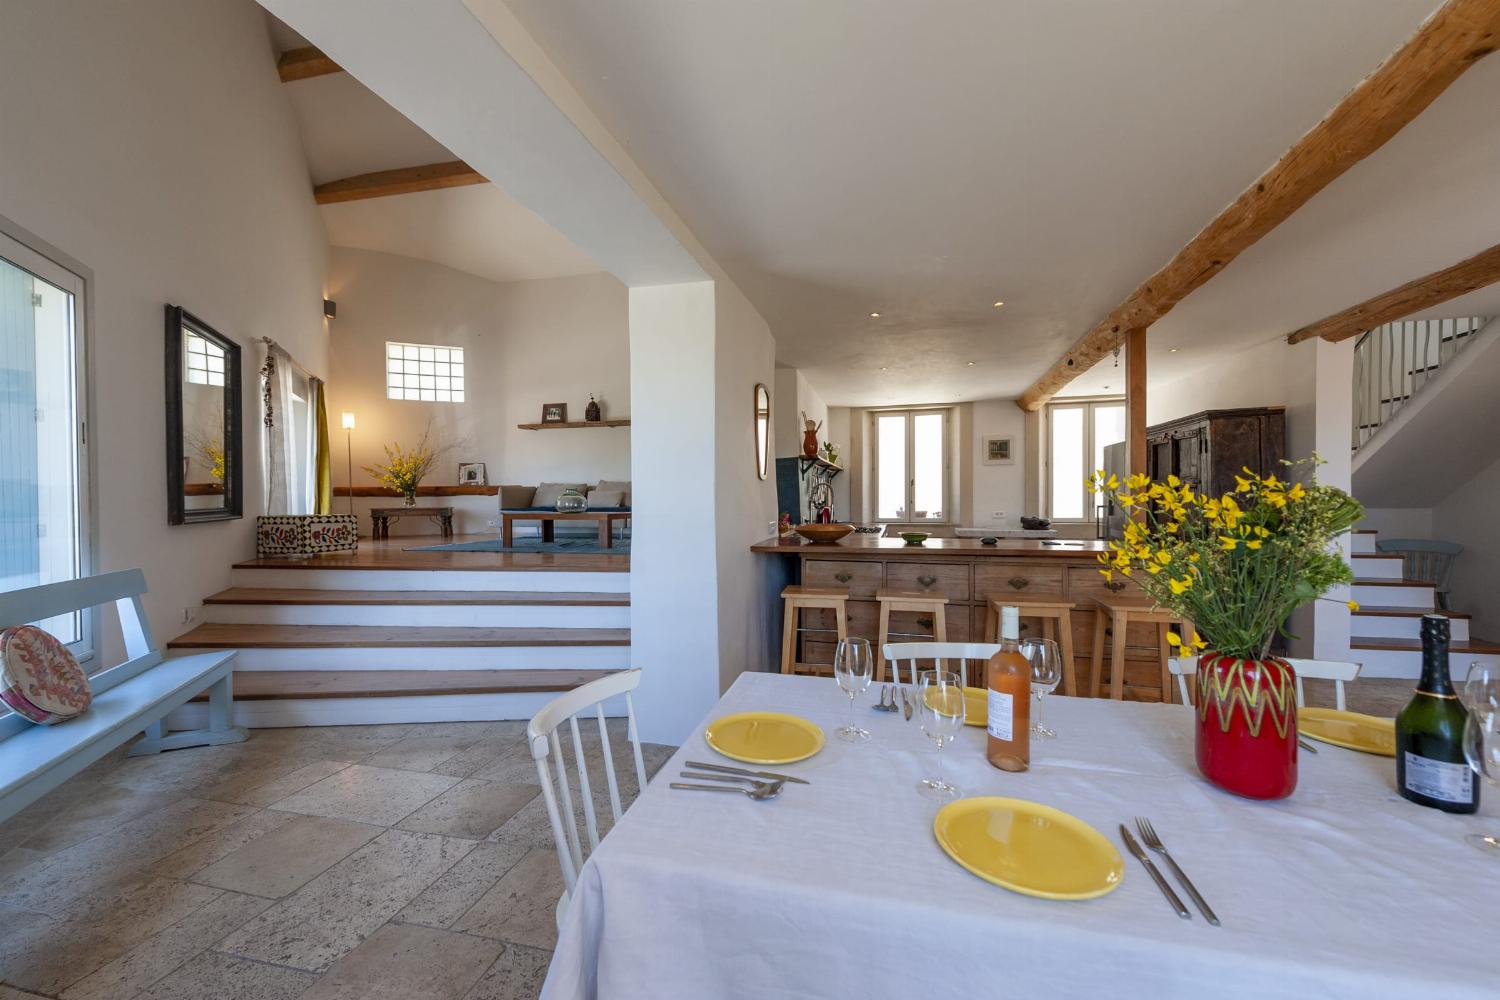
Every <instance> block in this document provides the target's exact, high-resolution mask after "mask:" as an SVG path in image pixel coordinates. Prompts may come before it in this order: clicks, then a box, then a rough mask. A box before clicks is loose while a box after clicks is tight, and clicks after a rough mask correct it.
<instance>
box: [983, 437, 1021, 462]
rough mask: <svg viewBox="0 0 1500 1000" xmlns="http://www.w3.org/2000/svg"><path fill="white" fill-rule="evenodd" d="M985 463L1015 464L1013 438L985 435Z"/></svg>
mask: <svg viewBox="0 0 1500 1000" xmlns="http://www.w3.org/2000/svg"><path fill="white" fill-rule="evenodd" d="M984 464H985V465H1015V464H1016V453H1015V439H1014V438H1011V437H987V438H985V439H984Z"/></svg>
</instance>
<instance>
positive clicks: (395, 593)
mask: <svg viewBox="0 0 1500 1000" xmlns="http://www.w3.org/2000/svg"><path fill="white" fill-rule="evenodd" d="M203 603H204V604H276V605H309V604H310V605H325V604H337V605H392V604H399V605H443V606H458V605H464V606H468V605H477V606H484V607H497V606H524V607H628V606H629V605H630V595H629V594H617V593H616V594H610V593H587V592H580V593H568V592H560V593H554V592H550V591H531V590H313V589H310V588H301V587H296V588H293V587H230V588H229V589H228V590H221V591H219V593H217V594H214V595H213V596H212V597H205V598H204V599H203Z"/></svg>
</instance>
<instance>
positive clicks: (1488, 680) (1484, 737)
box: [1464, 662, 1500, 856]
mask: <svg viewBox="0 0 1500 1000" xmlns="http://www.w3.org/2000/svg"><path fill="white" fill-rule="evenodd" d="M1464 702H1465V704H1466V705H1467V706H1468V709H1469V717H1468V719H1467V720H1466V721H1465V722H1464V759H1465V760H1467V761H1468V762H1469V766H1470V767H1471V768H1473V769H1474V773H1475V774H1477V775H1479V777H1481V778H1483V779H1484V780H1485V781H1487V782H1489V783H1490V784H1491V785H1500V669H1497V668H1495V667H1492V666H1490V665H1489V664H1487V663H1478V662H1475V663H1471V664H1470V665H1469V676H1468V679H1467V680H1465V681H1464ZM1464 839H1466V840H1467V841H1468V842H1469V843H1471V844H1473V845H1474V846H1475V847H1477V848H1479V849H1480V850H1481V851H1486V852H1488V853H1491V854H1495V855H1497V856H1500V835H1496V834H1485V833H1471V834H1469V836H1468V837H1466V838H1464Z"/></svg>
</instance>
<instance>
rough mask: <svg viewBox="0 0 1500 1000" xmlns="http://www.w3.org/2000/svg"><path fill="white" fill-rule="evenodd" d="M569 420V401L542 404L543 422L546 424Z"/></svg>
mask: <svg viewBox="0 0 1500 1000" xmlns="http://www.w3.org/2000/svg"><path fill="white" fill-rule="evenodd" d="M567 422H568V404H567V403H543V404H542V423H544V424H565V423H567Z"/></svg>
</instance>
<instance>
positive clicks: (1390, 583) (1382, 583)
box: [1354, 577, 1432, 587]
mask: <svg viewBox="0 0 1500 1000" xmlns="http://www.w3.org/2000/svg"><path fill="white" fill-rule="evenodd" d="M1354 586H1356V587H1431V586H1432V584H1431V583H1429V582H1428V581H1426V580H1380V579H1375V580H1366V579H1361V578H1359V577H1355V579H1354Z"/></svg>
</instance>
